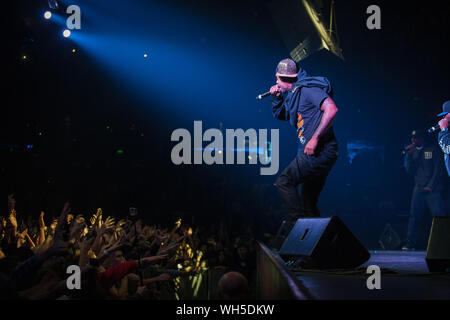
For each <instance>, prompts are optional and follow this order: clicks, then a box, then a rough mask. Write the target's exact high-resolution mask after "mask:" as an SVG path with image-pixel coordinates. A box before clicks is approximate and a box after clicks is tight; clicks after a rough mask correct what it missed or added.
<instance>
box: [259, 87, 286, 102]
mask: <svg viewBox="0 0 450 320" xmlns="http://www.w3.org/2000/svg"><path fill="white" fill-rule="evenodd" d="M281 93H282V92H281V88H280V87H279V86H278V85H277V84H276V85H273V86H272V87H271V88H270V91H267V92H264V93H261V94H260V95H258V96H257V97H256V99H258V100H261V99H263V98H265V97H268V96H270V95H272V96H275V97H278V96H280V95H281Z"/></svg>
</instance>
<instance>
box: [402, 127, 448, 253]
mask: <svg viewBox="0 0 450 320" xmlns="http://www.w3.org/2000/svg"><path fill="white" fill-rule="evenodd" d="M406 151H407V152H406V171H407V172H408V173H409V174H411V175H413V176H414V182H415V185H414V190H413V194H412V199H411V210H410V216H409V223H408V234H407V239H406V244H405V245H404V246H403V247H402V250H403V251H411V250H415V246H416V242H417V230H418V224H419V222H420V220H421V219H422V217H423V215H424V213H425V209H426V207H428V208H429V209H430V211H431V214H432V215H433V216H445V206H444V199H443V198H442V190H443V189H444V180H443V175H442V174H443V172H444V165H443V163H442V154H441V152H440V150H439V148H438V147H437V146H435V145H434V144H430V143H427V142H426V141H425V134H424V133H423V132H422V131H420V130H414V131H413V132H412V134H411V144H410V145H409V146H407V147H406Z"/></svg>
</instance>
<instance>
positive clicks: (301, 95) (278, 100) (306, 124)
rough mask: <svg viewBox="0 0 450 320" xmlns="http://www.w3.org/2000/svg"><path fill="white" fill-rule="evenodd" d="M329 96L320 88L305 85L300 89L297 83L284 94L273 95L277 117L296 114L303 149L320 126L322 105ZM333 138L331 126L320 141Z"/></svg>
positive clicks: (283, 117)
mask: <svg viewBox="0 0 450 320" xmlns="http://www.w3.org/2000/svg"><path fill="white" fill-rule="evenodd" d="M328 97H329V95H328V94H327V93H326V92H325V91H324V90H322V89H320V88H314V87H313V88H308V87H303V88H302V89H301V90H299V89H298V87H297V86H296V85H295V83H294V84H293V86H292V89H291V90H289V92H287V93H286V94H285V95H284V96H279V97H273V99H272V113H273V115H274V117H275V118H277V119H280V120H291V117H292V116H295V118H296V119H295V120H296V121H295V123H296V129H297V136H298V138H299V140H300V143H301V149H303V148H304V146H305V145H306V144H307V143H308V141H309V140H310V139H311V137H312V136H313V134H314V132H315V131H316V129H317V127H318V126H319V124H320V121H321V120H322V114H323V112H322V111H321V110H320V106H321V105H322V102H323V101H324V100H325V99H326V98H328ZM291 123H292V121H291ZM333 139H335V137H334V132H333V128H332V127H331V126H330V127H329V128H328V129H327V131H326V132H324V133H323V134H322V136H321V137H320V140H319V143H320V144H323V143H325V142H327V141H329V140H333Z"/></svg>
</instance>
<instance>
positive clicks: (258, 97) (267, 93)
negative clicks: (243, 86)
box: [256, 91, 270, 100]
mask: <svg viewBox="0 0 450 320" xmlns="http://www.w3.org/2000/svg"><path fill="white" fill-rule="evenodd" d="M267 96H270V91H267V92H264V93H262V94H260V95H258V96H257V97H256V99H257V100H261V99H263V98H265V97H267Z"/></svg>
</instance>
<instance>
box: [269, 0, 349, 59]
mask: <svg viewBox="0 0 450 320" xmlns="http://www.w3.org/2000/svg"><path fill="white" fill-rule="evenodd" d="M267 6H268V7H269V11H270V13H271V15H272V18H273V19H274V21H275V23H276V25H277V27H278V29H279V31H280V34H281V36H282V38H283V40H284V42H285V44H286V47H287V48H288V50H289V52H290V56H291V58H292V59H293V60H294V61H295V62H299V61H301V60H304V59H306V58H307V57H309V56H310V55H312V54H314V53H315V52H318V51H320V50H322V49H325V50H328V51H330V52H332V53H333V54H335V55H336V56H337V57H339V58H341V59H344V57H343V54H342V49H341V48H340V45H339V36H338V32H337V24H336V12H335V0H297V1H292V0H277V1H272V2H269V3H267ZM327 18H329V21H327Z"/></svg>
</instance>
